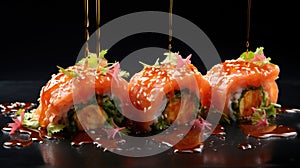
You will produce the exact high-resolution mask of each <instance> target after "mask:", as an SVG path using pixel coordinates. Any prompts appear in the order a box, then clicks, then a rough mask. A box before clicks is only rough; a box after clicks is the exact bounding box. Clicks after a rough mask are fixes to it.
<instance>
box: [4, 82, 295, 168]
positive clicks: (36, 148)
mask: <svg viewBox="0 0 300 168" xmlns="http://www.w3.org/2000/svg"><path fill="white" fill-rule="evenodd" d="M42 85H43V82H39V81H36V82H33V81H27V82H21V83H19V82H13V81H6V82H1V87H0V91H1V92H2V93H3V94H2V96H1V97H0V103H4V102H13V101H17V100H16V99H18V101H20V100H21V101H34V100H35V99H36V98H37V97H38V96H37V95H38V92H39V89H40V87H41V86H42ZM279 87H280V88H281V94H280V98H279V103H281V104H282V105H283V103H285V104H289V105H291V104H293V103H296V102H297V99H294V100H290V98H293V96H295V97H296V95H297V93H295V92H289V91H291V89H295V88H299V86H297V85H295V84H289V83H287V82H279ZM12 88H14V89H13V92H14V94H10V92H12ZM21 91H22V92H21ZM284 92H286V93H289V97H287V96H285V97H284V96H283V95H285V94H284ZM3 95H4V96H3ZM23 96H26V97H25V98H23V99H22V97H23ZM289 100H290V101H289ZM8 122H11V119H10V118H7V117H5V116H3V115H1V116H0V128H3V127H4V126H6V125H7V123H8ZM277 123H278V124H283V125H286V126H290V127H293V128H295V129H296V130H297V132H298V135H297V136H296V137H293V138H273V139H255V138H252V137H247V136H245V135H244V134H243V133H242V132H241V130H240V129H239V128H238V127H237V125H235V124H232V125H229V126H225V131H226V135H225V139H223V138H220V137H218V136H214V135H212V136H210V137H209V138H208V139H207V140H206V141H205V145H204V148H203V151H202V152H201V153H174V152H173V150H172V149H169V150H167V151H165V152H163V153H160V154H157V155H153V156H148V157H140V158H137V157H125V156H120V155H117V154H115V153H112V152H110V151H105V152H104V151H103V149H102V148H99V147H96V146H95V145H93V144H88V145H83V146H81V147H72V146H71V145H70V142H69V141H68V140H61V141H55V140H49V141H46V142H45V143H42V144H39V143H34V144H33V145H31V146H29V147H24V148H19V149H17V148H11V149H7V148H4V147H3V146H2V145H1V146H0V163H1V166H3V167H21V166H28V167H51V166H53V167H112V166H118V167H156V166H168V167H183V166H185V167H202V166H204V167H258V166H263V167H265V166H296V165H299V164H300V160H299V156H300V138H299V133H300V113H282V114H280V115H279V116H278V117H277ZM9 138H10V137H9V135H8V134H6V133H2V132H0V143H1V144H3V143H4V142H5V141H7V140H8V139H9ZM243 143H246V144H249V145H251V146H252V148H251V149H247V150H243V149H240V148H238V146H239V145H240V144H243Z"/></svg>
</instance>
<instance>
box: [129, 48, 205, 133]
mask: <svg viewBox="0 0 300 168" xmlns="http://www.w3.org/2000/svg"><path fill="white" fill-rule="evenodd" d="M166 55H167V57H166V59H165V60H164V61H162V62H160V63H159V62H158V61H157V62H156V63H155V64H154V65H145V67H144V69H143V70H141V71H140V72H138V73H136V74H135V75H134V76H133V77H132V78H131V80H130V82H129V86H128V89H129V97H130V101H131V103H132V104H133V106H134V108H136V109H137V110H130V111H129V114H128V115H129V116H134V118H135V121H133V122H132V123H131V124H132V126H129V127H134V128H135V131H136V132H137V133H138V132H141V133H149V132H150V133H151V132H156V131H161V130H164V129H166V128H168V127H169V126H170V125H172V124H174V123H176V124H177V125H180V124H186V123H188V122H189V121H191V120H192V119H193V118H196V117H198V116H199V115H200V114H199V113H200V111H199V109H200V108H201V107H204V106H209V102H208V101H207V100H209V96H210V95H209V92H206V90H209V89H210V85H209V83H208V81H206V80H205V79H204V78H203V76H202V74H201V73H200V72H199V71H198V70H197V68H196V67H195V66H194V65H193V64H191V62H190V58H191V55H190V56H188V57H187V58H186V59H183V58H182V56H181V55H179V54H177V53H167V54H166ZM205 93H208V94H205ZM129 118H132V117H129Z"/></svg>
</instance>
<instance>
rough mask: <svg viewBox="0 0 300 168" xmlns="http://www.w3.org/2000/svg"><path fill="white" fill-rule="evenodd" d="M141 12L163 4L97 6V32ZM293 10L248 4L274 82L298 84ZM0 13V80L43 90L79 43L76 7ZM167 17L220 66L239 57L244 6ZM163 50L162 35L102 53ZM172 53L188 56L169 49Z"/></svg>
mask: <svg viewBox="0 0 300 168" xmlns="http://www.w3.org/2000/svg"><path fill="white" fill-rule="evenodd" d="M94 3H95V2H94V1H93V2H92V1H90V29H89V31H90V34H92V33H93V32H94V31H95V30H96V29H95V10H94V9H95V5H94ZM149 10H151V11H164V12H168V10H169V1H168V0H164V1H162V0H151V1H133V0H130V1H121V0H102V1H101V25H103V24H105V23H107V22H109V21H111V20H113V19H115V18H118V17H120V16H123V15H125V14H129V13H133V12H139V11H149ZM298 10H299V9H298V5H296V1H291V0H290V1H282V0H279V1H272V0H252V7H251V29H250V50H255V49H256V47H259V46H264V47H265V55H266V56H268V57H271V58H272V62H273V63H275V64H278V65H279V67H280V69H281V72H280V78H279V79H278V82H292V83H299V82H298V79H299V77H300V73H299V72H300V71H299V69H298V64H299V63H298V61H297V56H298V55H299V54H298V48H299V46H298V35H299V31H298V30H299V29H298V27H299V26H296V25H297V24H298V23H297V22H298V20H299V14H298ZM0 12H1V13H0V17H1V45H0V46H1V50H0V55H1V66H0V80H1V81H10V80H19V81H24V80H26V81H31V80H35V81H42V83H43V82H46V81H47V80H49V79H50V76H51V74H53V73H56V72H57V68H56V66H57V65H59V66H62V67H67V66H69V65H73V64H74V63H75V61H76V58H77V55H78V53H79V51H80V49H81V47H82V45H83V44H84V10H83V0H76V1H74V0H43V1H39V0H26V1H23V0H14V1H3V2H1V6H0ZM173 13H174V14H177V15H179V16H181V17H183V18H186V19H187V20H190V21H191V22H193V23H195V24H196V25H197V26H198V27H199V28H201V29H202V30H203V31H204V32H205V33H206V35H207V36H208V37H209V38H210V40H211V41H212V43H213V44H214V46H215V47H216V49H217V51H218V53H219V55H220V56H221V58H222V60H225V59H235V58H237V57H238V56H239V55H240V54H241V53H242V52H244V51H245V50H246V47H245V42H246V18H247V0H203V1H186V0H185V1H184V0H174V6H173ZM166 21H167V20H166ZM137 24H138V23H137ZM174 43H175V42H174ZM167 45H168V37H167V36H165V37H163V38H157V37H156V36H155V35H154V36H153V37H152V36H151V35H145V36H141V35H138V36H137V37H136V38H128V39H126V40H125V42H123V43H120V44H119V45H117V46H116V47H113V48H112V49H111V51H110V52H109V54H110V55H114V57H110V58H115V57H117V56H119V55H122V56H124V55H126V54H129V53H130V52H132V51H134V50H137V49H141V48H144V47H149V46H160V47H165V48H166V46H167ZM173 49H174V51H184V52H189V50H186V48H185V47H184V46H181V45H176V44H174V46H173ZM109 54H108V55H109ZM186 54H188V53H186ZM110 55H109V56H110ZM183 55H185V54H183ZM199 68H201V67H199ZM202 72H203V71H202ZM204 73H205V72H204Z"/></svg>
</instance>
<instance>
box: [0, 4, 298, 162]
mask: <svg viewBox="0 0 300 168" xmlns="http://www.w3.org/2000/svg"><path fill="white" fill-rule="evenodd" d="M0 4H1V5H0V19H1V25H0V26H1V29H0V32H1V34H0V35H1V36H0V40H1V45H0V47H1V48H0V49H1V50H0V56H1V57H0V59H1V61H0V63H1V65H0V103H3V102H14V101H35V100H37V98H38V97H39V91H40V88H41V87H42V86H43V85H44V84H45V82H47V81H48V80H49V79H50V76H51V74H53V73H56V72H57V68H56V66H57V65H60V66H62V67H67V66H69V65H73V64H74V63H75V61H76V58H77V55H78V53H79V51H80V49H81V47H82V45H83V44H84V23H83V21H84V12H83V0H5V1H1V3H0ZM90 5H91V7H90V16H91V25H90V33H91V34H92V33H93V32H94V31H95V22H94V20H95V19H94V6H93V4H92V2H91V4H90ZM168 8H169V0H149V1H144V0H136V1H133V0H127V1H125V0H101V24H102V25H103V24H105V23H108V22H109V21H111V20H113V19H115V18H118V17H120V16H123V15H125V14H129V13H133V12H139V11H149V10H151V11H164V12H168V10H169V9H168ZM246 9H247V0H200V1H199V0H198V1H196V0H193V1H192V0H174V9H173V12H174V14H177V15H179V16H182V17H183V18H186V19H187V20H190V21H191V22H193V23H195V24H196V25H197V26H198V27H199V28H201V29H202V30H203V31H204V32H205V33H206V34H207V36H208V37H209V38H210V40H211V41H212V43H213V44H214V46H215V47H216V49H217V51H218V53H219V55H220V56H221V58H222V60H223V61H224V60H226V59H235V58H237V57H238V56H239V55H240V54H241V53H242V52H244V51H245V49H246V47H245V42H246V17H247V16H246ZM297 22H299V6H298V2H297V1H294V0H285V1H283V0H276V1H274V0H252V9H251V32H250V50H255V48H256V47H259V46H264V47H265V55H267V56H268V57H271V58H272V62H273V63H275V64H278V65H279V67H280V70H281V72H280V77H279V79H278V80H277V81H278V86H279V89H280V92H279V103H280V104H282V105H283V106H284V107H292V108H300V103H299V94H300V80H299V79H300V73H299V72H300V71H299V63H298V61H297V59H298V58H297V57H298V55H299V51H298V48H299V45H298V43H299V41H298V37H299V26H297V25H298V24H299V23H297ZM137 24H138V23H137ZM167 44H168V37H163V38H158V37H157V36H156V35H153V36H152V35H145V36H142V35H138V36H136V37H135V38H131V37H130V38H128V39H126V40H125V41H123V42H121V43H120V44H119V45H117V46H114V47H113V48H112V50H111V51H109V54H108V55H109V56H114V57H109V58H115V57H117V56H119V55H120V56H124V55H126V54H128V53H130V52H132V51H134V50H136V49H140V48H143V47H147V46H148V47H149V46H167ZM173 47H174V50H175V51H180V52H186V53H185V54H183V55H186V54H189V53H188V52H189V50H188V49H187V48H185V46H184V45H183V46H180V43H176V44H174V46H173ZM199 68H201V67H199ZM0 117H1V116H0ZM1 119H2V121H3V120H4V119H5V120H4V122H0V126H1V128H2V127H4V126H5V125H6V123H7V122H9V121H8V118H4V117H2V118H1ZM278 119H279V121H281V120H284V119H286V121H284V123H286V124H288V125H291V126H293V127H294V128H297V130H298V132H299V115H298V114H297V115H292V114H287V118H283V117H278ZM236 129H237V128H232V129H230V128H229V129H227V130H226V134H227V135H226V142H224V141H222V142H221V143H220V145H221V146H220V147H219V148H218V146H217V148H215V146H216V145H215V144H214V145H213V146H212V147H210V146H211V145H208V146H207V149H206V150H204V152H205V153H203V154H202V153H200V154H199V155H197V154H195V155H189V154H186V155H185V154H182V155H179V154H178V155H177V154H173V152H170V153H162V154H160V155H157V156H154V157H147V158H134V159H132V158H127V157H122V156H116V155H114V154H110V153H103V152H101V151H100V150H95V148H93V146H87V147H84V148H81V149H74V148H70V147H69V144H68V143H67V142H65V141H64V142H62V143H58V144H57V143H56V142H53V143H46V144H38V143H35V144H34V145H33V146H31V147H28V148H24V149H21V150H19V149H15V150H6V149H4V147H2V146H1V148H0V150H1V151H0V156H1V157H0V161H1V165H2V166H3V167H22V166H27V167H34V166H33V165H35V166H36V167H51V164H53V165H52V166H55V164H56V165H58V166H62V167H86V165H88V167H99V165H101V166H102V167H111V166H120V165H123V166H125V167H126V166H127V167H149V166H151V167H155V166H157V165H164V166H165V165H170V166H173V167H184V166H188V167H191V166H197V167H199V166H203V165H206V164H208V166H206V167H221V165H219V164H224V167H240V166H246V165H247V166H248V167H271V166H272V165H273V166H274V167H275V166H276V165H279V166H277V167H297V166H299V159H297V158H299V136H298V137H297V138H295V139H292V140H291V141H287V140H286V139H282V140H279V141H263V140H262V141H261V143H262V145H260V146H258V147H257V149H255V150H248V151H242V150H240V149H238V148H237V147H236V146H237V144H239V143H241V142H244V141H245V142H247V141H249V137H244V136H241V132H238V131H239V130H236ZM1 133H2V132H1V131H0V138H2V139H0V142H1V143H2V142H4V141H5V140H6V139H7V138H8V136H2V135H1ZM239 133H240V134H239ZM220 141H221V140H220V139H216V140H215V142H220ZM223 143H225V145H224V144H223ZM255 143H256V141H255ZM259 143H260V142H259ZM222 144H223V145H224V146H222ZM215 149H218V152H216V151H215ZM99 151H100V152H99ZM228 154H229V155H228ZM44 155H45V156H46V159H45V158H43V156H44ZM51 156H52V157H51ZM47 157H49V158H47ZM52 159H53V160H52ZM47 161H48V162H47ZM51 161H52V162H54V163H52V162H51ZM222 161H223V162H222ZM216 164H217V165H216ZM257 164H258V165H257ZM209 165H211V166H209ZM260 165H261V166H260Z"/></svg>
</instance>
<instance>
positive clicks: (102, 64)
mask: <svg viewBox="0 0 300 168" xmlns="http://www.w3.org/2000/svg"><path fill="white" fill-rule="evenodd" d="M105 53H106V50H104V51H102V52H101V53H100V56H101V55H102V56H101V58H100V59H98V58H97V56H96V54H93V53H89V56H88V57H86V58H83V59H82V60H81V61H79V62H78V63H77V64H75V65H73V66H69V67H67V68H66V69H63V68H61V67H59V69H60V70H59V72H58V73H57V74H53V75H52V77H51V79H50V80H49V81H48V82H47V83H46V85H45V86H43V87H42V89H41V91H40V98H39V100H38V101H39V105H38V107H37V108H36V109H34V110H32V111H31V112H32V115H31V116H30V117H29V118H27V119H26V122H25V123H24V124H25V126H28V127H40V128H45V129H47V131H48V134H52V133H56V132H60V131H62V130H66V131H72V132H76V131H82V130H88V129H96V128H101V127H103V126H104V124H105V123H106V122H108V121H109V120H110V119H111V118H112V119H113V122H114V124H117V125H121V124H122V122H123V119H124V117H123V116H122V114H121V112H120V111H121V109H122V108H121V107H118V106H119V105H121V103H122V100H123V98H122V96H121V95H125V94H127V85H128V83H127V81H126V80H125V79H123V78H122V77H120V76H119V75H120V69H119V68H120V66H119V63H114V64H113V65H111V66H108V65H109V64H108V63H107V61H106V59H105V58H104V57H103V55H104V54H105ZM112 90H114V92H115V93H120V94H118V95H114V94H113V93H112ZM122 93H124V94H122ZM93 100H95V103H94V102H93ZM33 123H34V124H33Z"/></svg>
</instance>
